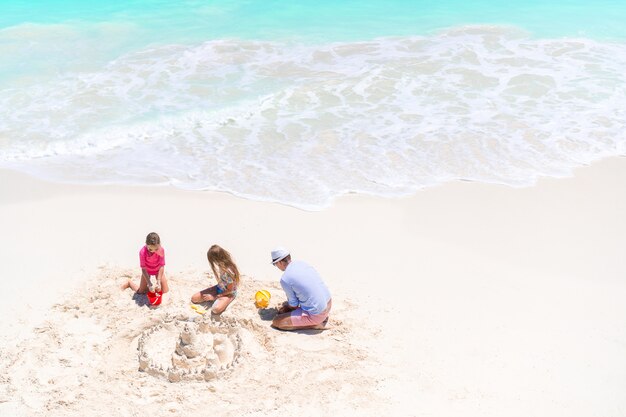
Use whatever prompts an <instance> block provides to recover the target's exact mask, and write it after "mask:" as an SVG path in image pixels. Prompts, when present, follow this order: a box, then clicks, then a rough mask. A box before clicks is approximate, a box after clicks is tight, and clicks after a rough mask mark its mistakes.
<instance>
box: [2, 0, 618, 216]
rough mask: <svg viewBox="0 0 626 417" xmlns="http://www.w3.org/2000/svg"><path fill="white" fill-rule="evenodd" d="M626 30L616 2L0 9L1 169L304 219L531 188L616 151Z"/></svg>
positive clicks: (7, 5) (13, 5)
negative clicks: (311, 213) (192, 194)
mask: <svg viewBox="0 0 626 417" xmlns="http://www.w3.org/2000/svg"><path fill="white" fill-rule="evenodd" d="M624 21H626V2H618V1H601V2H594V3H591V2H581V1H558V2H540V1H519V0H515V1H509V2H497V1H472V2H461V1H456V0H455V1H452V0H448V1H385V2H383V1H360V2H357V1H316V2H288V1H263V2H261V1H231V2H217V1H181V2H171V1H170V2H168V1H109V2H106V3H104V2H98V4H89V3H88V2H84V1H2V2H0V58H1V59H0V114H1V116H0V167H5V168H12V169H17V170H21V171H27V172H30V173H32V174H35V175H38V176H41V177H44V178H48V179H53V180H59V181H71V182H92V183H134V184H173V185H175V186H178V187H181V188H189V189H208V190H219V191H225V192H230V193H233V194H236V195H240V196H244V197H246V198H252V199H260V200H270V201H277V202H281V203H284V204H290V205H295V206H298V207H302V208H309V209H319V208H322V207H324V206H327V205H328V204H330V202H331V201H332V199H333V198H334V197H336V196H338V195H341V194H343V193H346V192H361V193H368V194H374V195H381V196H398V195H406V194H410V193H412V192H415V190H418V189H420V188H423V187H425V186H432V185H436V184H440V183H442V182H445V181H449V180H452V179H458V178H463V179H468V180H474V181H484V182H499V183H506V184H510V185H514V186H520V185H530V184H532V183H533V182H534V181H535V180H536V178H537V177H539V176H542V175H549V176H561V175H567V174H568V173H569V172H570V171H571V169H572V168H574V167H576V166H579V165H581V164H584V163H589V162H592V161H594V160H597V159H599V158H602V157H606V156H611V155H623V154H624V153H626V144H625V141H626V139H625V137H624V136H625V134H624V131H625V130H624V127H626V126H625V120H626V114H625V112H624V110H622V109H625V108H626V90H625V87H624V86H625V85H626V75H625V74H626V25H624V24H623V22H624ZM279 184H280V185H282V187H281V188H282V189H283V191H281V192H277V191H276V190H277V189H278V187H277V185H279ZM285 185H287V187H286V188H287V189H288V190H289V191H288V192H285V191H284V189H285Z"/></svg>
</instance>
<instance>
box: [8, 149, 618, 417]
mask: <svg viewBox="0 0 626 417" xmlns="http://www.w3.org/2000/svg"><path fill="white" fill-rule="evenodd" d="M0 178H2V181H0V184H1V185H0V195H2V200H1V201H0V230H3V231H4V232H5V236H8V237H7V238H5V239H3V240H2V241H1V243H0V253H1V254H2V265H3V274H2V276H3V279H2V281H1V282H2V283H3V284H4V285H5V288H6V289H7V291H6V292H5V293H6V294H7V298H6V300H5V303H3V305H2V308H1V310H0V313H2V315H3V317H5V318H6V320H5V323H4V324H3V328H2V335H3V336H2V340H1V341H0V343H1V345H0V346H3V347H5V348H7V347H10V346H14V344H15V343H19V341H20V340H24V339H27V338H29V337H32V329H33V327H34V326H36V325H38V324H39V323H41V322H42V321H45V320H46V319H47V315H48V312H49V310H50V308H51V306H52V305H53V304H55V303H59V302H60V303H64V302H67V300H68V299H71V298H72V297H73V296H78V294H77V293H76V291H78V290H79V289H80V288H81V285H82V284H85V283H86V282H92V281H94V280H96V279H98V277H99V274H101V273H102V271H104V272H106V273H107V274H108V275H107V276H108V277H111V276H114V274H113V273H112V272H111V271H115V270H118V269H123V270H138V266H137V265H136V264H137V253H138V251H139V249H140V248H141V246H142V242H143V239H144V238H145V235H146V234H147V233H148V232H150V231H157V232H158V233H159V234H160V235H161V238H162V242H163V246H164V247H165V250H166V260H167V266H166V271H167V272H168V273H169V274H172V275H176V276H178V277H181V278H180V279H181V280H183V278H184V279H188V277H200V279H201V276H202V274H203V273H204V272H206V271H207V270H208V265H207V264H206V250H207V248H208V247H209V246H210V245H211V244H213V243H218V244H220V245H221V246H223V247H224V248H226V249H227V250H229V251H230V252H231V253H232V254H233V255H234V257H235V260H236V262H237V264H238V265H239V267H240V270H241V272H242V273H243V274H244V275H246V276H247V277H250V279H251V280H254V281H255V282H259V283H264V282H265V283H267V285H268V286H269V285H270V284H271V285H275V284H276V283H277V282H278V279H279V277H280V272H279V271H277V270H275V268H273V267H272V266H271V265H270V263H269V251H270V250H271V249H272V248H273V247H274V246H278V245H282V246H286V247H287V248H289V249H290V250H291V252H292V254H293V256H294V258H297V259H303V260H306V261H308V262H309V263H311V264H312V265H313V266H314V267H315V268H316V269H317V270H318V271H319V272H320V274H321V275H322V277H324V279H325V281H326V283H327V285H328V286H329V288H330V290H331V293H332V294H333V303H334V304H335V303H337V305H338V306H339V307H338V309H337V311H338V313H337V314H338V315H339V313H341V315H343V317H342V316H341V315H339V316H337V317H336V319H337V320H342V319H344V322H347V323H357V321H350V320H347V319H346V318H350V319H351V320H352V319H355V318H359V320H360V321H358V323H361V324H360V325H359V326H361V327H358V328H354V329H351V331H352V332H353V333H351V335H352V338H351V339H350V340H347V341H345V343H349V344H350V345H351V346H354V347H356V348H358V350H362V351H365V352H367V353H368V355H371V356H372V357H373V358H379V359H380V360H379V362H378V363H379V365H378V366H379V367H380V368H376V367H373V368H367V370H366V371H367V373H368V375H374V374H376V372H379V373H380V377H379V378H378V379H377V381H376V389H377V392H379V393H382V394H383V396H384V397H385V398H387V399H389V400H390V401H391V402H390V405H385V404H374V405H372V407H374V406H376V407H378V409H379V410H380V411H382V410H388V411H389V410H392V411H393V413H395V414H394V415H407V416H408V415H415V414H416V413H417V414H420V413H422V414H429V413H432V414H439V415H481V416H484V415H489V416H491V415H493V416H496V415H499V413H501V411H502V409H508V410H515V411H511V414H513V415H519V416H525V415H528V414H532V415H546V416H547V415H555V414H565V413H566V414H567V415H571V416H581V417H582V416H588V415H594V414H597V415H603V416H616V417H617V416H618V415H620V414H619V413H620V411H619V410H620V409H622V410H623V409H626V400H623V399H621V396H620V395H619V394H620V393H621V392H623V391H624V389H626V359H624V358H626V355H625V354H624V353H626V350H625V348H624V346H626V330H625V329H626V319H625V317H626V306H625V305H624V303H623V302H622V300H620V295H621V294H624V291H625V290H626V284H624V280H623V277H624V274H625V273H626V261H624V260H622V258H623V256H622V252H623V248H624V243H625V238H624V236H626V219H624V216H623V213H624V212H626V158H621V157H615V158H609V159H606V160H603V161H600V162H598V163H595V164H593V165H591V166H587V167H582V168H579V169H577V170H575V175H574V177H571V178H559V179H553V178H544V179H541V180H540V181H539V183H538V184H537V185H536V186H534V187H528V188H512V187H508V186H503V185H502V186H501V185H494V184H482V183H472V182H462V181H457V182H453V183H448V184H444V185H442V186H439V187H434V188H429V189H425V190H422V191H420V192H418V193H417V194H416V195H414V196H411V197H408V198H401V199H380V198H374V197H367V196H360V195H348V196H345V197H341V198H339V199H337V200H336V202H335V204H334V205H333V206H332V207H331V208H329V209H327V210H324V211H320V212H307V211H302V210H299V209H295V208H292V207H287V206H281V205H279V204H275V203H263V202H255V201H250V200H242V199H239V198H236V197H233V196H230V195H227V194H224V193H213V192H193V191H183V190H176V189H171V188H167V189H165V188H161V187H123V186H88V185H68V184H55V183H47V182H43V181H40V180H36V179H33V178H30V177H28V176H26V175H23V174H18V173H14V172H9V171H0ZM105 275H106V274H105ZM185 290H187V287H185ZM190 295H191V293H190V294H189V296H190ZM273 295H275V298H276V299H279V297H280V296H281V294H280V291H278V292H277V293H276V294H273ZM80 296H81V297H82V296H85V294H80ZM120 297H122V295H120ZM180 297H182V298H181V300H184V297H185V294H180ZM181 302H182V301H181ZM246 302H247V301H246V300H241V301H240V304H241V308H242V309H243V308H244V305H245V303H246ZM249 304H250V305H251V303H249ZM246 308H248V307H247V306H246ZM249 308H251V307H249ZM331 320H333V318H332V317H331ZM275 337H276V338H277V340H278V342H277V343H279V344H280V343H283V342H281V340H284V343H289V342H288V341H290V340H294V339H290V338H289V336H284V335H283V334H282V333H281V334H279V335H277V336H275ZM325 337H328V339H320V340H324V343H332V342H331V341H332V339H331V336H330V335H329V336H325ZM358 383H359V382H356V381H355V382H354V384H358ZM590 387H593V388H592V389H590ZM416 393H417V395H416ZM296 403H298V401H296ZM298 404H300V405H302V404H303V403H298ZM1 407H2V404H1V403H0V410H2V408H1ZM280 411H281V409H280V407H279V408H278V409H277V411H276V412H275V413H274V414H272V412H270V413H269V414H270V415H278V414H281V412H280ZM282 411H285V410H284V409H283V410H282ZM365 411H372V408H367V409H363V410H361V412H363V414H360V413H359V411H358V410H357V411H355V412H354V415H366V413H365ZM235 414H236V413H234V414H233V415H235Z"/></svg>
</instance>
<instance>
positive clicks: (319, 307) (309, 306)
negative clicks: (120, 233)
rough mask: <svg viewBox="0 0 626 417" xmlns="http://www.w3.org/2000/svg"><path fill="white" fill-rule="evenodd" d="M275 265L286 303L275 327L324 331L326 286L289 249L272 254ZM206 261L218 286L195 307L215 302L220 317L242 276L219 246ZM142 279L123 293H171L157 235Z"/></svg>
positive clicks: (147, 250) (143, 257) (149, 244)
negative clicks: (129, 291)
mask: <svg viewBox="0 0 626 417" xmlns="http://www.w3.org/2000/svg"><path fill="white" fill-rule="evenodd" d="M271 256H272V264H273V265H275V266H276V267H277V268H278V269H280V270H281V271H282V272H283V274H282V276H281V278H280V285H281V287H282V288H283V290H284V291H285V295H286V296H287V301H285V302H284V303H283V304H282V305H281V306H280V307H279V308H278V311H277V314H276V316H275V317H274V319H273V321H272V327H274V328H277V329H281V330H298V329H323V328H325V326H326V323H327V322H328V315H329V313H330V309H331V307H332V300H331V297H330V292H329V291H328V288H327V287H326V284H325V283H324V281H323V280H322V278H321V277H320V275H319V274H318V273H317V271H316V270H315V269H314V268H313V267H312V266H311V265H309V264H307V263H306V262H304V261H300V260H293V261H292V259H291V254H290V253H289V251H288V250H287V249H284V248H276V249H274V250H272V251H271ZM207 259H208V261H209V265H210V266H211V270H212V271H213V275H214V276H215V278H216V280H217V285H213V286H211V287H208V288H205V289H203V290H201V291H199V292H197V293H195V294H194V295H192V296H191V302H192V303H194V304H199V303H204V302H212V303H213V304H212V306H211V314H213V315H220V314H222V313H223V312H224V310H226V308H227V307H228V306H229V305H230V303H232V302H233V300H234V299H235V297H237V287H238V286H239V281H240V274H239V269H238V268H237V265H236V264H235V262H234V261H233V258H232V256H231V254H230V253H229V252H228V251H226V250H225V249H223V248H222V247H220V246H218V245H213V246H211V247H210V248H209V251H208V252H207ZM139 266H140V267H141V279H140V281H139V284H137V283H135V282H133V280H132V279H128V281H127V282H125V283H124V284H123V285H122V289H126V288H130V289H132V290H133V291H135V292H136V293H138V294H145V293H147V292H148V293H149V294H151V293H159V294H165V293H167V292H169V285H168V281H167V277H166V276H165V250H164V249H163V247H162V246H161V238H160V237H159V235H158V234H157V233H154V232H152V233H149V234H148V236H146V244H145V246H144V247H142V248H141V250H140V251H139Z"/></svg>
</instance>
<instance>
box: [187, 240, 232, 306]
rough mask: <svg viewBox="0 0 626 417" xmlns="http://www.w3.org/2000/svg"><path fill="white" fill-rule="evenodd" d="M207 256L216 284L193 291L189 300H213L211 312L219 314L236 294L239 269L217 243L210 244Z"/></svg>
mask: <svg viewBox="0 0 626 417" xmlns="http://www.w3.org/2000/svg"><path fill="white" fill-rule="evenodd" d="M207 258H208V260H209V265H211V269H212V270H213V275H214V276H215V278H216V279H217V285H214V286H212V287H209V288H205V289H204V290H202V291H200V292H197V293H195V294H194V295H193V296H191V302H192V303H196V304H197V303H202V302H205V301H213V306H212V307H211V313H213V314H216V315H219V314H222V313H223V312H224V310H226V307H228V305H229V304H230V303H231V302H232V301H233V300H234V299H235V297H236V296H237V286H238V285H239V270H238V269H237V265H235V263H234V262H233V259H232V257H231V255H230V253H228V252H227V251H226V250H224V249H223V248H221V247H220V246H218V245H213V246H211V248H210V249H209V251H208V252H207Z"/></svg>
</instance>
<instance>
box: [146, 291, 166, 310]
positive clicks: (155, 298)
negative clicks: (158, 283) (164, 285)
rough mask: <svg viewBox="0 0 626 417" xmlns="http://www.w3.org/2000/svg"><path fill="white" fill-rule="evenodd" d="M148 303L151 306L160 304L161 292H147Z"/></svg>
mask: <svg viewBox="0 0 626 417" xmlns="http://www.w3.org/2000/svg"><path fill="white" fill-rule="evenodd" d="M147 295H148V302H149V303H150V305H151V306H154V307H156V306H158V305H160V304H161V301H162V300H163V292H162V291H156V292H148V294H147Z"/></svg>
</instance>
